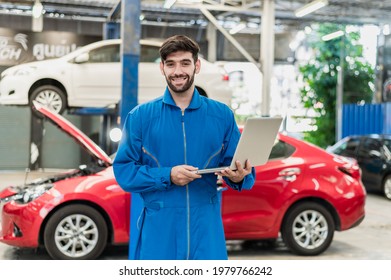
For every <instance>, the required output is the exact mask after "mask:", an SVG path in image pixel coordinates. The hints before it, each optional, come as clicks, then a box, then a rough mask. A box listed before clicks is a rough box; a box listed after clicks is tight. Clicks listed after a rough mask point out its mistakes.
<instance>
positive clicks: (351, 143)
mask: <svg viewBox="0 0 391 280" xmlns="http://www.w3.org/2000/svg"><path fill="white" fill-rule="evenodd" d="M359 144H360V139H358V138H348V139H346V141H343V142H341V144H340V145H339V146H337V147H336V148H335V149H333V153H334V154H337V155H343V156H351V157H353V156H355V154H356V150H357V147H358V146H359Z"/></svg>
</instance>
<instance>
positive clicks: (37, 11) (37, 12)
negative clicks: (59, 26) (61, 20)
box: [31, 0, 43, 18]
mask: <svg viewBox="0 0 391 280" xmlns="http://www.w3.org/2000/svg"><path fill="white" fill-rule="evenodd" d="M42 12H43V6H42V3H41V1H39V0H36V1H35V3H34V5H33V10H32V12H31V13H32V15H33V17H34V18H39V17H41V16H42Z"/></svg>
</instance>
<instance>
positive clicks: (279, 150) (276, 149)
mask: <svg viewBox="0 0 391 280" xmlns="http://www.w3.org/2000/svg"><path fill="white" fill-rule="evenodd" d="M295 150H296V149H295V147H293V146H292V145H289V144H288V143H285V142H283V141H281V140H278V141H276V143H274V146H273V148H272V151H271V152H270V156H269V160H270V159H276V158H287V157H289V156H291V155H292V154H293V153H294V151H295Z"/></svg>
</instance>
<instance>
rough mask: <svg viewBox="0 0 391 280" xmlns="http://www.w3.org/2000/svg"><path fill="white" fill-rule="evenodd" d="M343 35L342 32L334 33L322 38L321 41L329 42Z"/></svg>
mask: <svg viewBox="0 0 391 280" xmlns="http://www.w3.org/2000/svg"><path fill="white" fill-rule="evenodd" d="M344 34H345V32H343V31H342V30H339V31H335V32H333V33H330V34H327V35H324V36H322V40H323V41H330V40H333V39H335V38H338V37H341V36H343V35H344Z"/></svg>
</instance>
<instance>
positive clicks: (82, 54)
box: [0, 39, 232, 113]
mask: <svg viewBox="0 0 391 280" xmlns="http://www.w3.org/2000/svg"><path fill="white" fill-rule="evenodd" d="M120 45H121V39H112V40H103V41H98V42H95V43H92V44H89V45H86V46H84V47H81V48H79V49H77V50H75V51H73V52H71V53H69V54H67V55H65V56H63V57H60V58H56V59H48V60H43V61H38V62H30V63H25V64H20V65H17V66H13V67H10V68H8V69H6V70H5V71H3V72H2V73H1V80H0V104H3V105H30V106H31V105H32V101H33V100H35V101H37V102H39V103H41V104H43V105H45V106H48V107H50V108H51V109H53V110H54V111H55V112H59V113H62V112H63V111H64V110H65V109H69V108H78V107H115V105H116V104H117V103H118V102H119V100H120V98H121V84H122V65H121V62H120V59H121V54H120ZM160 45H161V42H158V41H155V40H141V41H140V46H141V51H140V63H139V91H138V103H143V102H145V101H148V100H151V99H153V98H156V97H158V96H160V95H162V94H163V92H164V89H165V86H166V81H165V79H164V76H163V75H162V74H161V72H160V69H159V65H158V63H159V62H160V56H159V47H160ZM200 59H201V72H200V73H199V74H198V75H197V77H196V79H195V82H196V87H197V88H198V90H199V91H200V93H201V94H204V95H206V96H208V97H209V98H213V99H216V100H219V101H221V102H223V103H225V104H227V105H229V106H230V105H231V98H232V89H231V88H230V86H229V82H228V75H227V73H226V72H224V70H223V69H222V68H221V67H219V66H217V65H215V64H213V63H211V62H208V61H206V60H205V59H202V58H200Z"/></svg>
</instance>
